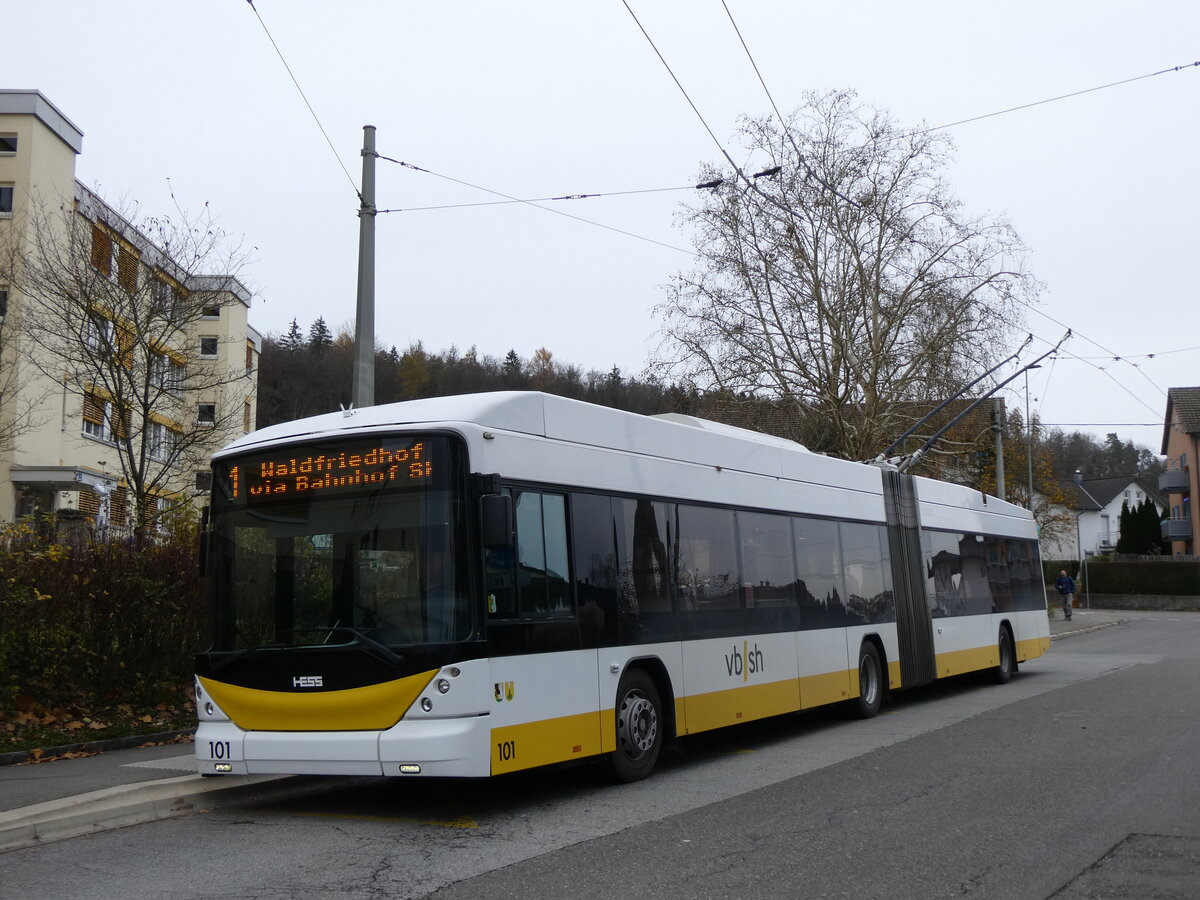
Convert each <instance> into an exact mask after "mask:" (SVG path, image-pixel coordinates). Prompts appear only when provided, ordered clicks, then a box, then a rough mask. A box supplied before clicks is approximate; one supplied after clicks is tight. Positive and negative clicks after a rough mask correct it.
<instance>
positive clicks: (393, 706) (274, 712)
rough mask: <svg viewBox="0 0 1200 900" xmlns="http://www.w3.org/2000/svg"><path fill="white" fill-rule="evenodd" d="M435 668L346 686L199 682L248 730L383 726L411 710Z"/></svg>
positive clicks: (203, 679) (335, 728)
mask: <svg viewBox="0 0 1200 900" xmlns="http://www.w3.org/2000/svg"><path fill="white" fill-rule="evenodd" d="M436 674H437V670H436V669H432V670H430V671H428V672H422V673H420V674H419V675H409V676H408V677H407V678H397V679H396V680H395V681H385V682H383V683H382V684H372V685H368V686H367V687H360V688H349V689H347V690H344V691H308V692H295V693H293V692H290V691H262V690H257V689H255V688H246V687H239V686H238V685H234V684H225V683H223V682H220V681H214V680H213V679H211V678H204V677H201V678H200V684H201V686H202V687H203V688H204V690H205V692H207V693H208V694H209V696H211V697H212V698H213V700H214V701H215V702H216V704H217V705H218V706H219V707H221V709H222V710H223V711H224V712H225V714H226V715H227V716H229V718H230V719H232V720H233V721H234V724H236V725H237V726H238V727H239V728H242V729H245V730H246V731H374V730H380V731H382V730H383V729H385V728H391V727H392V726H393V725H395V724H396V723H397V722H399V721H400V718H401V716H403V715H404V714H405V713H406V712H408V708H409V707H410V706H412V705H413V702H414V701H416V699H417V697H419V696H420V695H421V691H423V690H425V688H426V686H427V685H428V684H429V682H430V681H432V680H433V676H434V675H436Z"/></svg>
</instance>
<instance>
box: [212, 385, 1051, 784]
mask: <svg viewBox="0 0 1200 900" xmlns="http://www.w3.org/2000/svg"><path fill="white" fill-rule="evenodd" d="M213 471H214V475H213V497H212V505H211V516H210V520H209V530H208V532H207V534H206V548H207V553H206V556H207V560H206V567H207V574H208V580H209V583H210V588H211V600H212V620H211V625H212V635H211V647H210V649H209V650H208V651H207V652H205V653H202V654H200V655H199V656H198V657H197V678H196V695H197V713H198V718H199V728H198V730H197V733H196V756H197V758H198V762H199V769H200V771H201V772H202V773H204V774H249V773H268V772H271V773H291V774H361V775H367V774H370V775H392V776H399V775H407V776H412V777H418V776H460V777H480V776H487V775H495V774H499V773H504V772H512V771H516V770H519V769H527V768H530V767H533V766H542V765H549V764H554V763H562V762H567V761H572V760H580V759H585V758H589V757H602V756H607V758H608V759H609V761H610V762H611V765H612V767H613V769H614V771H615V773H616V774H617V775H618V777H620V778H622V779H626V780H633V779H637V778H641V777H644V776H645V775H647V774H649V772H650V771H651V769H652V768H653V767H654V765H655V762H656V760H657V759H658V756H659V752H660V750H661V748H662V746H663V744H664V742H665V741H669V740H672V739H675V738H677V737H682V736H684V735H689V734H695V733H697V732H701V731H706V730H709V729H713V728H720V727H722V726H725V725H733V724H736V723H739V722H747V721H750V720H753V719H760V718H763V717H765V716H773V715H779V714H782V713H789V712H794V711H797V710H803V709H808V708H811V707H816V706H821V705H824V704H829V703H837V702H842V701H846V702H848V703H851V704H856V705H857V708H858V710H859V711H860V712H861V714H862V715H864V716H870V715H874V714H875V713H876V712H877V711H878V709H879V705H880V702H881V700H882V699H883V696H884V694H885V692H886V691H888V690H889V689H890V690H895V689H900V688H911V687H915V686H918V685H922V684H926V683H928V682H930V681H933V680H934V679H937V678H942V677H946V676H952V675H957V674H960V673H964V672H971V671H986V672H990V673H991V675H992V676H994V678H995V680H996V681H999V682H1005V681H1007V680H1008V679H1009V677H1010V676H1011V675H1012V673H1013V672H1014V671H1015V669H1016V667H1017V665H1018V663H1020V662H1023V661H1024V660H1027V659H1030V658H1033V657H1036V656H1039V655H1041V654H1042V653H1044V652H1045V651H1046V650H1047V649H1048V648H1049V646H1050V636H1049V626H1048V622H1047V617H1046V598H1045V591H1044V587H1043V582H1042V574H1041V566H1040V562H1039V555H1038V545H1037V531H1036V527H1035V525H1034V522H1033V520H1032V518H1031V517H1030V515H1029V513H1028V511H1026V510H1024V509H1021V508H1020V507H1016V506H1013V505H1011V504H1008V503H1005V502H1003V501H1000V500H997V499H995V498H994V497H988V496H986V495H983V494H981V493H979V492H978V491H974V490H970V489H968V488H965V487H961V486H957V485H951V484H945V483H941V482H937V481H933V480H929V479H923V478H914V477H911V476H907V475H901V474H899V473H897V472H895V471H892V470H889V469H886V468H880V467H875V466H870V465H864V464H860V463H854V462H846V461H843V460H836V459H831V458H828V457H825V456H821V455H819V454H815V453H811V452H809V451H807V450H806V449H805V448H803V447H802V446H800V445H799V444H795V443H793V442H790V441H786V440H782V439H778V438H774V437H769V436H765V435H761V434H757V433H755V432H750V431H745V430H742V429H736V428H731V427H728V426H723V425H719V424H716V423H713V422H707V421H704V420H700V419H692V418H688V417H684V416H676V415H666V416H653V417H648V416H640V415H635V414H631V413H624V412H619V411H617V410H612V409H608V408H604V407H599V406H593V405H591V404H587V403H581V402H578V401H573V400H568V399H564V398H561V397H555V396H551V395H545V394H539V393H525V392H502V393H488V394H476V395H467V396H459V397H444V398H438V399H430V400H419V401H413V402H408V403H397V404H391V405H385V406H378V407H372V408H368V409H363V410H355V411H353V412H348V413H334V414H330V415H325V416H317V417H314V418H310V419H303V420H300V421H296V422H289V423H287V424H283V425H277V426H273V427H270V428H265V429H263V430H261V431H258V432H255V433H253V434H250V435H247V436H246V437H244V438H241V439H240V440H238V441H236V442H235V443H233V444H231V445H230V446H228V447H226V448H225V449H224V450H222V451H221V452H220V453H219V454H217V456H216V457H215V459H214V464H213Z"/></svg>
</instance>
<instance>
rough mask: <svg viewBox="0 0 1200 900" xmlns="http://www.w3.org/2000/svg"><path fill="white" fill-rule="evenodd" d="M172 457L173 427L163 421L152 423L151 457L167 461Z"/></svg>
mask: <svg viewBox="0 0 1200 900" xmlns="http://www.w3.org/2000/svg"><path fill="white" fill-rule="evenodd" d="M170 457H171V429H169V428H168V427H167V426H166V425H164V424H162V423H161V422H151V423H150V458H151V459H157V460H158V461H159V462H165V461H166V460H168V459H170Z"/></svg>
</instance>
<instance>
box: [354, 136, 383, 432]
mask: <svg viewBox="0 0 1200 900" xmlns="http://www.w3.org/2000/svg"><path fill="white" fill-rule="evenodd" d="M378 155H379V154H378V153H376V152H375V126H374V125H364V126H363V149H362V158H363V168H362V190H361V191H360V192H359V195H358V198H359V206H358V306H357V310H356V318H355V324H354V382H353V390H352V392H351V403H352V404H353V405H354V407H355V408H356V409H362V408H363V407H366V406H374V405H375V213H376V209H375V159H376V157H377V156H378Z"/></svg>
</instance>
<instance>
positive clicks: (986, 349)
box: [655, 92, 1037, 459]
mask: <svg viewBox="0 0 1200 900" xmlns="http://www.w3.org/2000/svg"><path fill="white" fill-rule="evenodd" d="M741 137H742V139H743V141H744V143H745V148H746V152H747V154H748V163H747V164H746V165H745V166H743V167H742V168H743V171H744V172H753V173H756V174H754V175H753V176H746V175H739V177H738V178H731V179H727V180H722V173H721V172H720V171H719V170H717V169H715V168H709V169H707V170H705V171H704V172H703V174H702V178H703V179H704V181H705V182H708V183H715V182H719V184H717V185H716V186H715V187H713V188H712V189H711V190H710V191H709V192H708V193H706V194H705V195H703V197H704V199H703V200H702V201H700V202H699V204H698V205H695V206H692V207H690V208H687V209H686V210H685V211H684V213H683V215H682V221H683V223H684V224H685V225H686V226H690V228H691V229H692V230H693V233H694V240H695V242H696V247H697V252H698V255H699V263H698V265H697V267H696V268H695V269H694V270H693V271H692V272H689V273H681V274H679V275H678V276H676V278H675V279H674V280H673V283H672V284H671V286H670V287H669V289H668V299H667V300H666V301H665V302H664V303H663V304H661V305H660V307H659V308H658V313H659V314H660V315H661V316H662V318H663V322H664V324H663V337H664V340H663V344H662V348H661V351H660V356H659V358H658V359H657V360H656V364H655V365H656V367H657V368H658V369H659V370H660V371H661V372H663V373H664V374H667V375H670V376H674V377H682V378H684V379H685V380H687V381H689V382H691V383H692V384H694V385H696V386H697V387H699V388H701V389H703V390H709V391H711V390H718V391H722V392H724V393H725V394H727V395H728V396H731V397H734V398H739V397H741V398H746V399H747V400H749V401H751V402H753V403H759V402H761V401H762V400H763V399H767V400H769V401H771V402H772V403H773V404H775V405H776V406H777V407H780V408H783V409H785V410H787V411H788V416H789V422H790V430H791V431H792V435H791V436H793V437H796V438H797V439H801V440H804V441H805V442H806V443H809V444H810V446H814V448H815V449H820V450H824V451H826V452H830V453H833V454H836V455H839V456H844V457H848V458H857V459H866V458H869V457H870V456H872V455H873V454H874V453H875V452H877V451H878V450H880V449H882V447H883V446H885V445H886V444H887V443H888V440H889V439H890V438H892V437H894V436H896V435H897V434H899V433H900V432H901V431H902V430H903V428H902V427H901V425H902V423H904V422H910V421H912V410H913V403H918V404H919V403H923V402H925V401H928V400H931V399H935V398H936V399H941V398H943V397H945V396H948V395H949V394H950V393H952V392H953V391H954V390H956V389H957V388H958V387H959V386H960V385H962V384H964V383H967V382H968V381H969V379H970V377H971V376H972V375H977V374H978V373H980V372H982V371H985V367H986V364H987V362H988V361H989V360H996V359H998V358H999V355H998V354H1001V353H1002V352H1007V351H1004V350H1003V348H1005V347H1006V346H1007V345H1008V344H1009V342H1010V340H1011V338H1012V336H1013V333H1014V332H1015V330H1016V329H1017V327H1018V325H1019V323H1020V321H1021V316H1020V310H1019V308H1018V303H1019V302H1020V301H1021V300H1022V299H1024V298H1026V297H1028V298H1032V297H1033V296H1034V295H1035V293H1036V288H1037V285H1036V282H1035V281H1034V280H1033V278H1032V277H1031V276H1030V275H1029V274H1028V273H1026V272H1025V271H1023V269H1022V268H1021V266H1020V263H1019V260H1020V256H1021V253H1022V252H1023V249H1024V248H1023V246H1022V245H1021V243H1020V240H1019V239H1018V237H1017V236H1016V234H1015V233H1014V232H1013V230H1012V229H1011V228H1010V227H1009V226H1008V225H1007V224H1006V223H1005V222H1003V221H1001V220H998V219H982V218H971V217H969V216H967V215H966V214H965V213H964V211H963V209H962V206H961V204H960V203H959V202H958V201H957V200H956V199H955V198H954V197H953V196H952V194H951V192H950V190H949V188H948V187H947V184H946V182H945V179H944V175H943V171H944V169H945V166H946V163H947V158H948V156H947V154H948V150H949V147H948V141H947V140H946V139H945V138H942V137H940V136H938V135H936V134H934V133H930V132H912V131H903V130H901V129H900V128H899V127H898V126H897V125H896V124H895V123H894V122H893V121H892V120H891V119H890V118H889V117H888V116H887V115H886V114H885V113H883V112H881V111H878V110H875V109H870V108H866V107H863V106H861V105H859V104H858V103H857V101H856V99H855V96H854V94H853V93H849V92H836V93H830V94H825V95H821V96H816V95H812V96H809V97H808V99H807V101H806V103H805V104H804V105H803V106H802V107H801V108H800V109H799V110H797V111H796V112H795V113H794V114H793V115H792V116H791V118H790V119H789V121H788V122H787V125H786V127H785V128H784V127H780V126H779V125H778V124H777V123H775V122H774V121H772V120H746V121H744V122H743V125H742V129H741ZM726 174H728V173H726Z"/></svg>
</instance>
